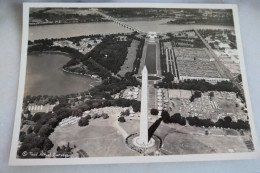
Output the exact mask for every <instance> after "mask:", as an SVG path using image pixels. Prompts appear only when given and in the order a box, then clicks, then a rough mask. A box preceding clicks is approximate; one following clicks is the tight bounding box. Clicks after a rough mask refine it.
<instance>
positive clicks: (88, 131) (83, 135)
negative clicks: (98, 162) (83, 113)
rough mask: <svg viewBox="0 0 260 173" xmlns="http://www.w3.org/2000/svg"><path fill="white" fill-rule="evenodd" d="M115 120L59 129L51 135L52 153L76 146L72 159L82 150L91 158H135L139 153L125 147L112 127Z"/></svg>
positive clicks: (121, 138) (94, 121) (91, 122)
mask: <svg viewBox="0 0 260 173" xmlns="http://www.w3.org/2000/svg"><path fill="white" fill-rule="evenodd" d="M114 120H115V119H113V118H111V117H110V118H109V119H101V118H100V119H95V120H90V123H89V125H88V126H85V127H79V126H78V124H74V125H70V126H65V127H57V128H56V129H55V131H54V132H53V133H52V134H51V135H50V139H51V141H52V142H53V144H54V147H53V148H52V150H51V152H56V148H57V146H62V145H65V146H66V145H67V143H68V142H70V145H71V146H74V145H76V149H73V155H72V156H71V157H78V154H77V151H78V150H80V149H82V150H84V151H86V152H87V154H88V155H89V156H90V157H108V156H135V155H138V153H137V152H135V151H133V150H131V149H129V148H128V147H127V146H126V145H125V141H124V138H123V137H122V136H121V134H119V133H118V132H117V130H116V129H115V128H114V127H113V126H112V124H113V123H112V122H113V121H114Z"/></svg>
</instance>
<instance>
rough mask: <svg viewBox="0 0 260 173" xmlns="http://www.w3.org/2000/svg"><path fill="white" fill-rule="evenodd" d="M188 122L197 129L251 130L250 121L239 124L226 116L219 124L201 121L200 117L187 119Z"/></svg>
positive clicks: (241, 121)
mask: <svg viewBox="0 0 260 173" xmlns="http://www.w3.org/2000/svg"><path fill="white" fill-rule="evenodd" d="M186 119H187V121H188V122H189V125H191V126H197V127H206V128H208V127H214V126H215V127H219V128H230V129H236V130H240V129H244V130H249V129H250V125H249V122H248V121H243V120H238V121H237V122H234V121H232V118H231V117H230V116H226V117H224V118H223V119H219V120H218V121H217V122H213V121H211V119H200V118H198V117H187V118H186Z"/></svg>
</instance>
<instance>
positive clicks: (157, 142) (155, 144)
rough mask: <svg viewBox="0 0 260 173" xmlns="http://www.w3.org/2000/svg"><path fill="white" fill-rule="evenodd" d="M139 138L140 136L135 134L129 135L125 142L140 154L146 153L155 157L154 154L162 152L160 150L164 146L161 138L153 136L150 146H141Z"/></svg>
mask: <svg viewBox="0 0 260 173" xmlns="http://www.w3.org/2000/svg"><path fill="white" fill-rule="evenodd" d="M138 138H139V134H138V133H134V134H131V135H129V136H128V137H127V138H126V140H125V142H126V144H127V146H128V147H129V148H130V149H132V150H135V151H137V152H139V153H140V154H142V153H143V154H144V153H145V155H154V153H155V152H156V151H158V150H160V148H161V146H162V140H161V138H159V137H158V136H156V135H153V136H152V138H151V139H150V140H149V144H148V145H146V146H145V145H143V144H140V143H139V142H138Z"/></svg>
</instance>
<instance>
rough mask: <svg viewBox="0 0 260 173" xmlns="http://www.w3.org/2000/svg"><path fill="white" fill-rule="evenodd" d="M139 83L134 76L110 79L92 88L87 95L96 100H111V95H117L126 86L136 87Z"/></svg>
mask: <svg viewBox="0 0 260 173" xmlns="http://www.w3.org/2000/svg"><path fill="white" fill-rule="evenodd" d="M138 85H140V82H139V81H138V80H137V79H136V77H134V76H129V77H125V78H122V79H117V78H114V77H110V78H108V79H105V80H103V82H102V84H100V85H98V86H95V87H94V88H92V89H91V90H90V91H89V93H90V95H91V96H92V98H96V99H103V98H105V99H111V95H113V94H116V93H119V92H120V91H122V90H123V89H126V88H127V86H138Z"/></svg>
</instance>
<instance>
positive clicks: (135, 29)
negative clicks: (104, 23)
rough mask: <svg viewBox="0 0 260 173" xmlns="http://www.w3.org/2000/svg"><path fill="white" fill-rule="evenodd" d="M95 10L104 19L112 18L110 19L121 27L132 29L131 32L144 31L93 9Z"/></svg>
mask: <svg viewBox="0 0 260 173" xmlns="http://www.w3.org/2000/svg"><path fill="white" fill-rule="evenodd" d="M95 11H96V13H98V14H100V15H102V16H104V17H105V18H106V19H109V20H112V21H113V22H115V23H116V24H118V25H120V26H122V27H124V28H126V29H129V30H130V31H132V32H138V33H144V32H143V31H141V30H140V29H137V28H135V27H132V26H130V25H128V24H126V23H124V22H121V21H119V20H118V19H117V18H114V17H112V16H109V15H107V14H105V13H103V12H101V11H100V10H95Z"/></svg>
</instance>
